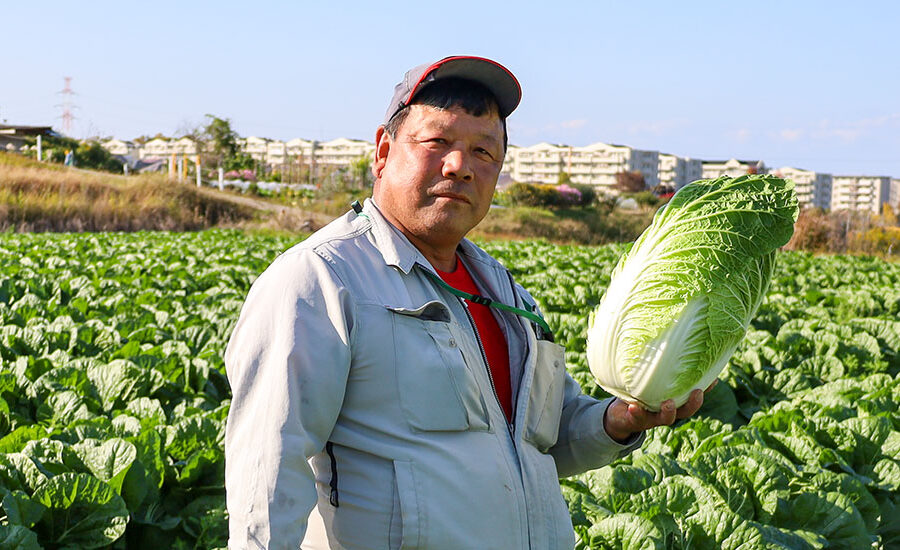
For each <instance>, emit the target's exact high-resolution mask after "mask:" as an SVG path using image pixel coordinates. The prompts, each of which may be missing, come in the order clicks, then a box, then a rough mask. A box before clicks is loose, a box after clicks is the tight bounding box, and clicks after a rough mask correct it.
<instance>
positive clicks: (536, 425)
mask: <svg viewBox="0 0 900 550" xmlns="http://www.w3.org/2000/svg"><path fill="white" fill-rule="evenodd" d="M536 353H537V358H536V361H535V366H534V380H533V381H532V383H531V392H530V393H529V395H528V409H527V410H526V414H525V433H524V434H523V437H524V438H525V439H526V440H527V441H530V442H531V443H533V444H534V446H535V447H537V448H538V450H539V451H541V452H542V453H545V452H547V450H548V449H549V448H550V447H552V446H553V445H555V444H556V439H557V437H558V436H559V419H560V415H561V414H562V405H563V391H564V389H565V382H566V379H565V377H566V359H565V349H564V348H563V347H562V346H560V345H559V344H554V343H553V342H548V341H546V340H538V341H537V348H536Z"/></svg>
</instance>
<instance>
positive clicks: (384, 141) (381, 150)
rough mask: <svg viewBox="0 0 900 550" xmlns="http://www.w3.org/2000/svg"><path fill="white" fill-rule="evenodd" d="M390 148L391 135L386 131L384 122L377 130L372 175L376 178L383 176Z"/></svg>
mask: <svg viewBox="0 0 900 550" xmlns="http://www.w3.org/2000/svg"><path fill="white" fill-rule="evenodd" d="M390 150H391V136H390V134H388V133H387V132H386V131H385V129H384V124H382V125H381V126H379V127H378V130H376V131H375V160H374V161H373V162H372V175H373V176H375V179H376V180H377V179H380V178H381V173H382V172H383V171H384V165H385V164H386V163H387V157H388V153H389V152H390Z"/></svg>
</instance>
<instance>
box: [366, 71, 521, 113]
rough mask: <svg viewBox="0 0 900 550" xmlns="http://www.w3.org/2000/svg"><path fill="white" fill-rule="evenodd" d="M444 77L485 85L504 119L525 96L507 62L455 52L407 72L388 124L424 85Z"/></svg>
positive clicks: (392, 100) (390, 108)
mask: <svg viewBox="0 0 900 550" xmlns="http://www.w3.org/2000/svg"><path fill="white" fill-rule="evenodd" d="M442 78H465V79H467V80H474V81H475V82H478V83H480V84H482V85H483V86H484V87H485V88H487V89H488V90H490V92H491V93H492V94H493V95H494V98H495V99H496V100H497V105H498V106H499V107H500V117H501V118H506V117H508V116H509V114H510V113H512V112H513V111H514V110H515V109H516V107H517V106H518V105H519V101H520V100H521V99H522V87H521V86H520V85H519V81H518V80H516V77H515V76H513V74H512V73H511V72H510V71H509V69H507V68H506V67H504V66H503V65H501V64H499V63H497V62H496V61H492V60H490V59H487V58H484V57H474V56H470V55H454V56H451V57H445V58H444V59H441V60H440V61H437V62H434V63H426V64H424V65H419V66H418V67H414V68H412V69H410V70H408V71H406V74H405V75H404V76H403V80H401V81H400V82H399V83H398V84H397V85H396V86H394V97H392V98H391V103H390V104H389V105H388V109H387V113H385V116H384V123H385V124H387V123H388V122H389V121H390V120H391V119H392V118H393V117H394V115H396V114H397V113H398V112H399V111H400V110H401V109H403V108H404V107H406V106H407V105H409V104H410V102H411V101H412V100H413V98H414V97H415V95H416V94H417V93H418V92H419V91H421V90H422V88H424V87H425V86H426V85H428V84H429V83H431V82H434V81H435V80H440V79H442Z"/></svg>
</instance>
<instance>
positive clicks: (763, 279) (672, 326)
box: [587, 175, 798, 410]
mask: <svg viewBox="0 0 900 550" xmlns="http://www.w3.org/2000/svg"><path fill="white" fill-rule="evenodd" d="M797 214H798V206H797V198H796V195H795V193H794V184H793V182H792V181H790V180H783V179H781V178H777V177H774V176H769V175H748V176H741V177H737V178H730V177H721V178H718V179H712V180H699V181H695V182H693V183H691V184H688V185H686V186H685V187H683V188H682V189H680V190H679V191H678V192H677V193H676V194H675V195H674V196H673V197H672V199H671V200H670V201H669V203H668V204H667V205H665V207H664V208H662V209H661V210H660V211H659V212H657V214H656V216H655V217H654V219H653V222H652V223H651V225H650V227H648V228H647V229H646V230H645V231H644V232H643V233H642V234H641V236H640V237H638V239H637V240H636V241H635V242H634V245H633V246H632V247H631V249H630V250H629V251H628V252H627V253H626V254H624V255H623V256H622V257H621V258H620V259H619V262H618V264H617V265H616V267H615V269H614V270H613V273H612V277H611V280H610V284H609V287H608V288H607V290H606V293H605V294H604V295H603V298H602V299H601V301H600V304H599V305H598V306H597V308H596V309H595V310H594V311H593V312H592V313H591V315H590V318H589V321H588V334H587V359H588V365H589V367H590V370H591V373H592V374H593V375H594V377H595V378H596V380H597V383H598V384H599V385H600V386H601V387H603V389H605V390H606V391H608V392H609V393H611V394H612V395H615V396H617V397H620V398H622V399H624V400H626V401H628V402H631V403H638V404H640V405H642V406H644V407H645V408H647V409H649V410H659V407H660V404H661V403H662V402H663V401H665V400H666V399H674V400H675V403H676V406H680V405H682V404H683V403H684V402H686V401H687V399H688V396H689V395H690V392H691V391H692V390H694V389H695V388H701V389H702V388H706V387H707V386H708V385H709V384H710V383H712V381H713V380H714V379H715V378H716V377H717V376H718V375H719V373H720V372H721V371H722V369H723V368H724V367H725V365H726V363H727V362H728V359H729V358H730V357H731V355H732V354H733V353H734V350H735V348H736V347H737V345H738V344H739V343H740V341H741V339H742V338H743V337H744V334H745V333H746V331H747V328H748V326H749V324H750V320H751V319H752V318H753V316H754V314H755V313H756V310H757V308H759V305H760V303H761V302H762V300H763V297H764V296H765V294H766V290H767V289H768V286H769V281H770V280H771V277H772V269H773V267H774V262H775V251H776V250H777V249H778V248H779V247H781V246H782V245H784V244H785V243H787V242H788V240H789V239H790V238H791V235H792V234H793V231H794V222H796V221H797Z"/></svg>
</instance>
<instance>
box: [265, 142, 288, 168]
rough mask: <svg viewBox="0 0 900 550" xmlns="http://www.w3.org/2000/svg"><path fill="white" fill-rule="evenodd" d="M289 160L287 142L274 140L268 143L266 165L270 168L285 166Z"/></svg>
mask: <svg viewBox="0 0 900 550" xmlns="http://www.w3.org/2000/svg"><path fill="white" fill-rule="evenodd" d="M287 159H288V156H287V144H286V143H285V142H283V141H281V140H279V139H273V140H271V141H269V142H268V143H266V164H268V165H269V166H283V165H284V164H285V162H286V161H287Z"/></svg>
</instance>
